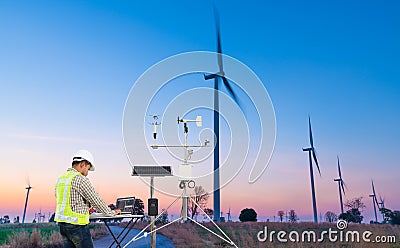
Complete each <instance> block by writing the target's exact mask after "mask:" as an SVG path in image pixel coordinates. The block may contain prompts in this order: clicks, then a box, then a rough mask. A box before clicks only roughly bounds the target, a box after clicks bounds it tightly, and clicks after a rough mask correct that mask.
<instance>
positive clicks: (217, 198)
mask: <svg viewBox="0 0 400 248" xmlns="http://www.w3.org/2000/svg"><path fill="white" fill-rule="evenodd" d="M214 18H215V26H216V31H217V52H218V69H219V71H218V72H217V73H214V74H209V75H204V79H205V80H209V79H214V133H215V144H214V220H215V221H217V222H218V221H220V215H219V214H220V212H221V195H220V175H219V138H220V137H219V90H218V88H219V81H220V79H221V80H222V82H223V84H224V85H225V87H226V89H227V91H228V93H229V94H230V95H231V97H232V98H233V100H234V101H235V102H236V103H238V101H237V98H236V95H235V93H234V92H233V90H232V87H231V85H230V84H229V82H228V79H226V77H225V72H224V67H223V63H222V46H221V35H220V29H219V16H218V12H217V9H216V7H214Z"/></svg>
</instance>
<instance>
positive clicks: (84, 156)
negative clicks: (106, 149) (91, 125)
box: [72, 150, 94, 171]
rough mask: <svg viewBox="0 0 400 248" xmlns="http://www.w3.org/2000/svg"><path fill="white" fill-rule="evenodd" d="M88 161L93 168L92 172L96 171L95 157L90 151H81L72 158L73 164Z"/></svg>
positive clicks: (91, 168)
mask: <svg viewBox="0 0 400 248" xmlns="http://www.w3.org/2000/svg"><path fill="white" fill-rule="evenodd" d="M84 160H86V161H88V162H89V163H90V164H91V165H92V166H91V167H90V169H89V170H90V171H94V158H93V155H92V154H91V153H90V152H89V151H88V150H79V151H78V152H77V153H76V154H75V155H74V157H73V158H72V162H74V161H78V162H80V161H84Z"/></svg>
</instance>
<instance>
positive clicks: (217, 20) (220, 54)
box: [214, 6, 224, 73]
mask: <svg viewBox="0 0 400 248" xmlns="http://www.w3.org/2000/svg"><path fill="white" fill-rule="evenodd" d="M214 19H215V31H216V32H217V52H218V68H219V72H221V73H223V71H224V67H223V64H222V45H221V31H220V28H219V14H218V10H217V8H216V7H215V6H214Z"/></svg>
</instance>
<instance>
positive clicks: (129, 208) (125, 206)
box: [115, 197, 135, 214]
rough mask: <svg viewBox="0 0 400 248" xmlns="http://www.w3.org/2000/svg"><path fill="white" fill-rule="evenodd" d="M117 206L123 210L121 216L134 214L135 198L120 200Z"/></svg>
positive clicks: (122, 198)
mask: <svg viewBox="0 0 400 248" xmlns="http://www.w3.org/2000/svg"><path fill="white" fill-rule="evenodd" d="M115 206H116V207H117V209H119V210H121V214H133V213H134V209H135V197H121V198H118V199H117V203H116V204H115Z"/></svg>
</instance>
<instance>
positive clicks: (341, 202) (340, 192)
mask: <svg viewBox="0 0 400 248" xmlns="http://www.w3.org/2000/svg"><path fill="white" fill-rule="evenodd" d="M337 165H338V173H339V178H337V179H334V181H335V182H338V186H339V199H340V210H341V213H342V214H343V213H344V211H343V198H342V190H343V194H344V195H345V194H346V192H345V190H344V187H345V183H344V181H343V178H342V172H341V171H340V161H339V156H337Z"/></svg>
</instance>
